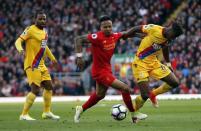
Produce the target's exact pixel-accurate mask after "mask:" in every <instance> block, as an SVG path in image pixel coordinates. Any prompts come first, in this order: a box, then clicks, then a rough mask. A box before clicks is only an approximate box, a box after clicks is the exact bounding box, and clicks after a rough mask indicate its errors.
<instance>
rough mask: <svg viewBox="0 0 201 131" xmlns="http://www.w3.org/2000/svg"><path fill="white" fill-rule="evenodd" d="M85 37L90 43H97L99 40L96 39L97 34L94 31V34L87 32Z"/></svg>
mask: <svg viewBox="0 0 201 131" xmlns="http://www.w3.org/2000/svg"><path fill="white" fill-rule="evenodd" d="M87 39H88V40H89V41H90V42H91V43H92V44H98V42H99V40H98V34H96V33H94V34H88V35H87Z"/></svg>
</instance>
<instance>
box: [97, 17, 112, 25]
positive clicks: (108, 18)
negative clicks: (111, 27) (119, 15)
mask: <svg viewBox="0 0 201 131" xmlns="http://www.w3.org/2000/svg"><path fill="white" fill-rule="evenodd" d="M106 20H111V18H110V17H109V16H108V15H102V16H100V18H99V22H100V23H101V22H103V21H106Z"/></svg>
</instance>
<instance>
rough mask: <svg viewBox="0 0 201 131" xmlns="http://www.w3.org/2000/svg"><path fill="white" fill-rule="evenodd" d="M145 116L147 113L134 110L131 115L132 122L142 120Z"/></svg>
mask: <svg viewBox="0 0 201 131" xmlns="http://www.w3.org/2000/svg"><path fill="white" fill-rule="evenodd" d="M147 117H148V115H147V114H143V113H140V112H134V114H133V115H132V122H133V123H137V122H138V121H139V120H144V119H146V118H147Z"/></svg>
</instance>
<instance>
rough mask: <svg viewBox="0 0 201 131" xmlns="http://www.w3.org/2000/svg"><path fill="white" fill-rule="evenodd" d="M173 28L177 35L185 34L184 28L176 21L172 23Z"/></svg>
mask: <svg viewBox="0 0 201 131" xmlns="http://www.w3.org/2000/svg"><path fill="white" fill-rule="evenodd" d="M172 29H173V31H174V34H175V37H177V36H180V35H181V34H183V30H182V27H181V25H179V24H178V23H176V22H173V23H172Z"/></svg>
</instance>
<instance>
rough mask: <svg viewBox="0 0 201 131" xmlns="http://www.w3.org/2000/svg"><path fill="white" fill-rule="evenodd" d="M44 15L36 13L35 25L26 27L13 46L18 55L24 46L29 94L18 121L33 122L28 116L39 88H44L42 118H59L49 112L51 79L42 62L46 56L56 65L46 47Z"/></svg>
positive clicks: (41, 12)
mask: <svg viewBox="0 0 201 131" xmlns="http://www.w3.org/2000/svg"><path fill="white" fill-rule="evenodd" d="M45 26H46V14H45V13H44V12H43V11H37V12H36V20H35V24H33V25H31V26H29V27H27V28H26V29H25V31H24V32H23V33H22V34H21V35H20V37H19V38H18V39H17V40H16V42H15V46H16V48H17V50H18V52H19V53H23V52H24V49H23V48H22V43H24V44H25V52H24V53H25V60H24V70H25V72H26V75H27V78H28V82H29V85H30V86H31V92H29V93H28V94H27V96H26V101H25V103H24V108H23V111H22V114H21V115H20V118H19V119H20V120H35V119H34V118H32V117H31V116H29V114H28V113H29V110H30V108H31V106H32V104H33V103H34V100H35V98H36V95H37V94H38V93H39V91H40V87H43V88H44V91H43V98H44V110H43V114H42V118H44V119H47V118H48V119H60V117H59V116H57V115H54V114H53V113H52V112H51V109H50V107H51V97H52V89H53V87H52V83H51V77H50V74H49V72H48V69H47V67H46V66H45V63H44V60H45V58H46V57H47V56H48V57H49V58H50V60H51V61H52V62H53V63H54V64H57V60H56V59H55V57H54V55H53V54H52V53H51V51H50V49H49V48H48V46H47V40H48V34H47V30H46V28H45Z"/></svg>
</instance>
